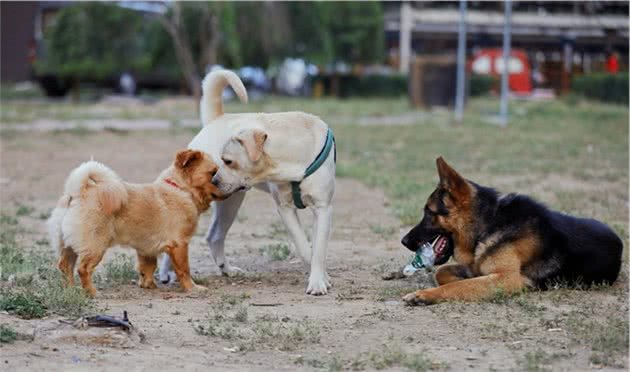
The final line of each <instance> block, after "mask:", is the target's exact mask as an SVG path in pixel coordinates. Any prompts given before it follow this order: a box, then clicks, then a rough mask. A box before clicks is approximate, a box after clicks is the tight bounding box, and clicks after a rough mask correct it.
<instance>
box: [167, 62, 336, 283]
mask: <svg viewBox="0 0 630 372" xmlns="http://www.w3.org/2000/svg"><path fill="white" fill-rule="evenodd" d="M228 85H229V86H231V87H232V89H233V90H234V91H235V92H236V94H237V96H238V97H239V98H240V100H241V101H243V102H246V101H247V92H246V90H245V87H244V86H243V83H242V82H241V80H240V79H239V78H238V76H237V75H236V74H234V73H233V72H231V71H227V70H220V71H213V72H211V73H209V74H208V75H207V76H206V77H205V78H204V80H203V97H202V99H201V105H200V107H201V120H202V123H203V125H204V127H203V129H202V130H201V131H200V132H199V133H198V134H197V136H196V137H195V138H194V139H193V140H192V142H191V143H190V145H189V148H191V149H196V150H201V151H205V152H207V153H209V154H211V155H212V157H213V158H214V159H215V161H216V162H217V164H218V165H219V171H218V172H217V174H216V175H215V177H214V178H213V180H212V183H213V184H214V185H215V186H216V187H217V188H218V189H219V190H220V192H221V193H223V194H233V195H232V196H231V197H229V198H228V199H227V200H225V201H222V202H218V203H217V204H216V206H215V208H214V209H213V213H212V219H211V225H210V229H209V231H208V235H207V241H208V244H209V246H210V251H211V254H212V256H213V257H214V260H215V262H216V264H217V265H218V266H219V268H220V269H221V271H222V273H223V274H226V275H227V274H230V273H232V272H235V271H240V269H238V268H236V267H233V266H230V265H229V264H228V263H227V261H226V259H225V254H224V242H225V236H226V234H227V232H228V230H229V229H230V226H231V225H232V222H233V221H234V219H235V217H236V214H237V212H238V209H239V207H240V205H241V203H242V201H243V198H244V195H245V191H247V190H249V189H250V188H251V187H252V186H253V187H256V188H259V189H262V190H264V191H266V192H269V193H270V194H271V196H272V197H273V199H274V201H275V202H276V205H277V208H278V213H279V214H280V217H281V218H282V221H283V222H284V224H285V225H286V227H287V230H288V231H289V233H290V236H291V239H292V241H293V243H294V244H295V247H296V248H297V251H298V253H299V254H300V256H301V257H302V259H303V261H304V263H305V264H307V265H310V277H309V280H308V285H307V288H306V293H308V294H311V295H324V294H326V293H328V289H329V288H330V279H329V276H328V274H327V272H326V262H325V261H326V249H327V245H328V239H329V235H330V230H331V224H332V204H331V203H332V199H333V195H334V192H335V144H334V140H333V138H332V132H331V131H330V129H329V128H328V125H327V124H326V123H325V122H323V121H322V120H321V119H320V118H318V117H317V116H314V115H310V114H306V113H303V112H281V113H245V114H224V112H223V103H222V96H221V93H222V92H223V89H224V88H225V87H227V86H228ZM304 207H307V208H309V209H311V210H312V212H313V213H314V217H315V220H314V226H313V246H312V249H311V246H310V244H309V242H308V240H307V238H306V235H305V233H304V230H303V229H302V226H301V225H300V221H299V219H298V215H297V209H298V208H304ZM169 266H170V264H169V261H168V257H166V258H165V260H164V261H163V262H162V266H161V268H160V278H161V280H162V281H167V280H169V275H168V273H169Z"/></svg>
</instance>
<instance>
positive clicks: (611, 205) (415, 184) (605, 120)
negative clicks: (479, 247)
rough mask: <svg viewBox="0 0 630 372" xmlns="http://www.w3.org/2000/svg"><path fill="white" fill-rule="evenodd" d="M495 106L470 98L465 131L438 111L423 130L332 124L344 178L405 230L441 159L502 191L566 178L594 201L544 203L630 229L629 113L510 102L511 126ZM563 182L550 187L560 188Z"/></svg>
mask: <svg viewBox="0 0 630 372" xmlns="http://www.w3.org/2000/svg"><path fill="white" fill-rule="evenodd" d="M381 107H382V106H381ZM497 108H498V103H497V101H496V100H493V99H491V98H483V99H475V100H471V101H470V104H469V106H468V108H467V110H466V113H465V119H464V123H463V124H461V125H452V124H449V123H448V120H444V119H445V118H444V117H442V116H443V115H438V114H437V113H431V114H428V115H427V117H426V120H423V121H422V122H419V123H417V124H416V125H398V126H395V127H392V126H386V125H383V126H360V125H355V124H351V123H350V124H345V123H344V125H339V124H337V123H334V122H332V123H330V124H331V125H332V126H333V129H334V131H335V138H336V140H337V149H338V162H337V164H338V165H337V174H338V175H339V176H340V177H352V178H356V179H359V180H361V181H363V182H365V183H367V184H368V185H370V186H376V187H380V188H382V189H384V190H385V192H386V194H387V196H388V200H389V202H390V205H391V208H392V210H393V212H394V214H395V215H396V216H397V217H398V218H399V219H400V220H401V221H402V223H403V224H406V225H413V224H415V223H417V222H418V221H419V220H420V218H421V215H422V208H423V207H424V204H425V202H426V199H427V198H428V196H429V194H430V192H431V191H432V190H433V189H434V188H435V186H436V184H437V181H438V177H437V172H436V170H435V159H436V158H437V157H438V156H440V155H442V156H444V158H445V159H446V160H447V161H448V162H449V163H450V164H451V165H452V166H453V167H454V168H455V169H457V170H458V171H459V172H460V173H461V174H462V175H463V176H464V177H467V178H469V179H471V180H473V181H476V182H478V183H480V184H482V185H488V186H494V187H497V188H498V189H499V190H500V191H503V192H522V193H525V194H528V193H529V194H531V193H534V192H537V191H538V189H537V187H539V185H540V184H541V183H544V182H546V181H547V179H548V178H549V175H554V180H555V179H558V180H559V182H562V180H563V179H566V180H567V182H568V183H569V185H570V186H571V187H574V188H575V189H576V191H583V192H586V193H588V195H589V197H588V198H580V199H579V202H577V203H574V202H570V203H568V202H560V201H558V200H557V199H556V198H555V196H554V195H545V198H544V199H543V200H542V201H544V202H546V203H547V204H549V205H550V206H552V207H556V208H560V207H562V209H565V210H566V211H568V212H571V213H576V214H582V215H590V216H593V217H599V218H602V219H604V220H605V221H606V222H608V223H610V224H614V223H618V224H621V225H627V211H626V209H625V207H624V206H625V204H624V203H625V201H627V199H628V187H627V185H628V125H627V123H628V110H627V108H625V107H619V106H614V105H603V104H595V103H590V102H583V103H579V104H577V105H575V106H568V105H567V104H566V103H564V102H562V101H550V102H524V101H512V102H511V105H510V108H511V112H512V113H513V114H512V115H511V118H510V123H509V125H508V127H507V128H499V127H497V126H495V125H492V124H490V123H489V122H488V116H489V114H491V113H496V110H497ZM517 112H520V114H517ZM522 177H526V178H527V180H526V181H527V182H522ZM602 179H604V180H606V182H605V183H602V182H601V180H602ZM559 182H554V183H553V184H549V185H548V186H545V189H550V190H554V189H559V190H562V189H563V185H562V184H559ZM595 190H597V191H595ZM592 195H595V196H594V197H592V198H591V197H590V196H592ZM594 211H595V213H594Z"/></svg>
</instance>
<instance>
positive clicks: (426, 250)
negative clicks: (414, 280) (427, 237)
mask: <svg viewBox="0 0 630 372" xmlns="http://www.w3.org/2000/svg"><path fill="white" fill-rule="evenodd" d="M439 239H440V237H439V236H438V237H437V238H435V240H434V241H433V243H429V242H426V243H424V244H422V246H421V247H420V249H418V250H417V251H416V254H415V255H414V256H413V258H412V259H411V262H409V263H408V264H407V266H405V268H404V269H403V274H404V275H405V276H411V275H413V274H414V273H415V272H416V271H418V270H420V269H430V268H432V267H433V263H434V262H435V254H434V252H433V246H434V245H435V243H437V241H438V240H439Z"/></svg>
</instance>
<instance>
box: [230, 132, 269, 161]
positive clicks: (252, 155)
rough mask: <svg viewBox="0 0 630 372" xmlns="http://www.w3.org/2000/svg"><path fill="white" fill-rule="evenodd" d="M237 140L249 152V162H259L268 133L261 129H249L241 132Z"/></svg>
mask: <svg viewBox="0 0 630 372" xmlns="http://www.w3.org/2000/svg"><path fill="white" fill-rule="evenodd" d="M236 140H237V141H238V143H240V144H241V145H242V146H243V147H244V148H245V151H247V156H248V157H249V160H251V161H253V162H257V161H258V160H260V158H261V157H262V155H263V152H264V146H265V141H267V133H265V132H264V131H262V130H260V129H249V130H245V131H243V132H241V133H240V134H239V135H238V137H236Z"/></svg>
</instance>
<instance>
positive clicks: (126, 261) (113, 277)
mask: <svg viewBox="0 0 630 372" xmlns="http://www.w3.org/2000/svg"><path fill="white" fill-rule="evenodd" d="M104 275H105V281H106V282H107V284H109V285H122V284H129V283H130V282H131V281H132V280H136V279H138V273H137V272H136V267H135V264H134V260H133V258H131V257H130V256H127V255H117V256H116V257H114V259H112V260H111V261H109V262H107V263H106V264H105V267H104Z"/></svg>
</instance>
